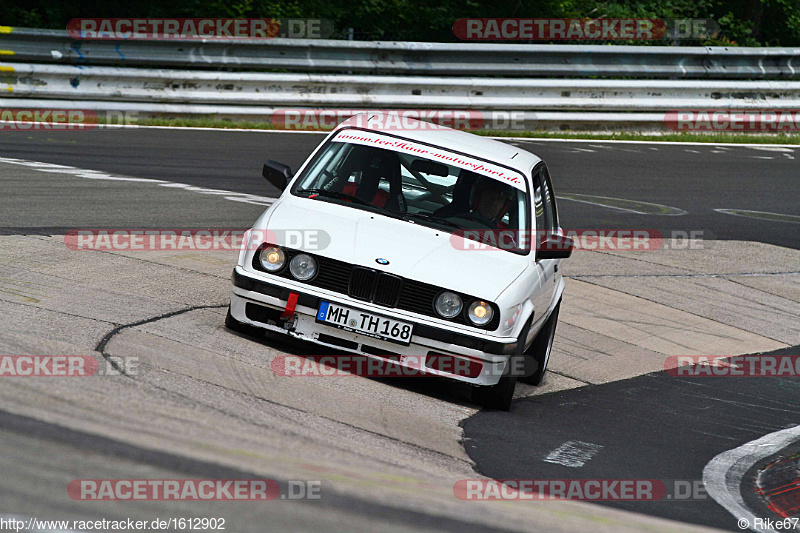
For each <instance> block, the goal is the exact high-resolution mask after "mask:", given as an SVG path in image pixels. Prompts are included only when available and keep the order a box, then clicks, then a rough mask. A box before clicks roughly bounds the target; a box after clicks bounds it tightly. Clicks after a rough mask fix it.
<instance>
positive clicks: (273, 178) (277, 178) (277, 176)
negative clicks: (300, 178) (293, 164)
mask: <svg viewBox="0 0 800 533" xmlns="http://www.w3.org/2000/svg"><path fill="white" fill-rule="evenodd" d="M261 175H262V176H264V179H265V180H267V181H268V182H270V183H271V184H273V185H274V186H275V187H277V188H278V190H279V191H282V190H284V189H285V188H286V186H287V185H289V180H290V179H292V169H291V168H290V167H289V166H288V165H284V164H283V163H278V162H277V161H273V160H272V159H270V160H269V161H267V162H266V163H264V168H263V169H262V170H261Z"/></svg>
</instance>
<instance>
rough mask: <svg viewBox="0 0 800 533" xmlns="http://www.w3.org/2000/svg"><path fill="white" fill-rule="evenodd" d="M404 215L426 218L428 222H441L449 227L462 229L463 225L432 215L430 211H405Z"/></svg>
mask: <svg viewBox="0 0 800 533" xmlns="http://www.w3.org/2000/svg"><path fill="white" fill-rule="evenodd" d="M405 216H406V217H412V218H419V219H422V220H427V221H428V222H434V223H436V224H442V225H444V226H450V227H451V228H456V229H464V227H463V226H461V225H459V224H456V223H455V222H451V221H449V220H447V219H445V218H442V217H437V216H434V215H432V214H430V213H406V214H405Z"/></svg>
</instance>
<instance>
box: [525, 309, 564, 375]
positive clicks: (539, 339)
mask: <svg viewBox="0 0 800 533" xmlns="http://www.w3.org/2000/svg"><path fill="white" fill-rule="evenodd" d="M560 308H561V301H560V300H559V302H558V303H557V304H556V307H555V309H553V312H552V313H551V314H550V317H549V318H548V319H547V322H545V323H544V325H543V326H542V329H541V331H539V333H538V334H537V335H536V338H535V339H533V343H531V347H530V348H528V350H527V351H526V352H525V369H526V372H525V375H524V376H521V377H520V378H519V380H520V381H521V382H523V383H528V384H529V385H541V384H542V380H543V379H544V373H545V372H546V371H547V363H548V362H549V361H550V352H552V351H553V339H554V338H555V336H556V325H557V324H558V310H559V309H560ZM528 369H530V371H528Z"/></svg>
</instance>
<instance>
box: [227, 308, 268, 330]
mask: <svg viewBox="0 0 800 533" xmlns="http://www.w3.org/2000/svg"><path fill="white" fill-rule="evenodd" d="M225 327H226V328H228V329H229V330H231V331H235V332H236V333H241V334H242V335H250V336H252V337H258V336H260V335H263V332H262V331H261V330H260V329H258V328H257V327H255V326H251V325H249V324H242V323H241V322H239V321H238V320H236V319H235V318H233V315H232V314H231V306H228V314H227V315H225Z"/></svg>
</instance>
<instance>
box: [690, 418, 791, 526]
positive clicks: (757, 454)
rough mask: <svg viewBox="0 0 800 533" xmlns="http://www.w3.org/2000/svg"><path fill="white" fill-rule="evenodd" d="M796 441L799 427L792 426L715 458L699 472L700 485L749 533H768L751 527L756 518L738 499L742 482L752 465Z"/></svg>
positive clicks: (740, 494) (740, 499)
mask: <svg viewBox="0 0 800 533" xmlns="http://www.w3.org/2000/svg"><path fill="white" fill-rule="evenodd" d="M798 439H800V426H794V427H791V428H787V429H782V430H780V431H776V432H775V433H770V434H769V435H765V436H763V437H761V438H760V439H757V440H754V441H750V442H748V443H747V444H743V445H742V446H739V447H738V448H734V449H733V450H728V451H727V452H723V453H721V454H719V455H717V456H716V457H714V458H713V459H712V460H711V462H709V463H708V464H707V465H706V467H705V468H704V469H703V484H704V485H705V488H706V492H708V495H709V496H711V497H712V498H714V500H715V501H716V502H717V503H718V504H720V505H721V506H722V507H724V508H725V509H726V510H727V511H728V512H729V513H731V514H732V515H733V517H734V518H736V519H737V520H747V521H748V524H750V529H751V530H753V531H758V532H767V531H772V530H771V529H769V530H767V529H762V528H757V527H755V518H756V517H755V515H754V514H753V513H752V512H751V511H750V509H748V508H747V506H746V505H745V503H744V499H743V498H742V491H741V485H742V480H743V478H744V475H745V474H746V473H747V471H748V470H750V468H752V467H753V465H755V464H756V463H758V462H759V461H761V460H762V459H765V458H767V457H769V456H770V455H772V454H774V453H776V452H777V451H779V450H781V449H782V448H785V447H786V446H789V445H790V444H792V443H793V442H795V441H797V440H798Z"/></svg>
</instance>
